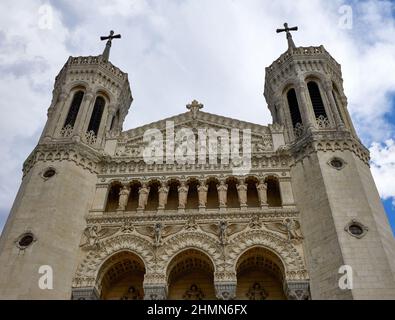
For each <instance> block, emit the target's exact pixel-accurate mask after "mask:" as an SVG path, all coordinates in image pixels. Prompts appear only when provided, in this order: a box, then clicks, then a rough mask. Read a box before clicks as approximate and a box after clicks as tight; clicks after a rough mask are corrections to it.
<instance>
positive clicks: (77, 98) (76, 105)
mask: <svg viewBox="0 0 395 320" xmlns="http://www.w3.org/2000/svg"><path fill="white" fill-rule="evenodd" d="M83 97H84V92H82V91H78V92H76V93H75V94H74V97H73V101H72V102H71V105H70V109H69V113H68V114H67V118H66V121H65V123H64V126H65V127H66V126H68V125H70V126H71V127H74V124H75V121H76V120H77V116H78V112H79V110H80V106H81V103H82V99H83Z"/></svg>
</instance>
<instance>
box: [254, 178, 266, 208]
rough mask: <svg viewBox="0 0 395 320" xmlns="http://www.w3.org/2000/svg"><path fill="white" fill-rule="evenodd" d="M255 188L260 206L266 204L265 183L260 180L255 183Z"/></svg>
mask: <svg viewBox="0 0 395 320" xmlns="http://www.w3.org/2000/svg"><path fill="white" fill-rule="evenodd" d="M256 190H257V191H258V196H259V201H260V203H261V206H262V207H265V206H267V183H266V182H260V183H257V184H256Z"/></svg>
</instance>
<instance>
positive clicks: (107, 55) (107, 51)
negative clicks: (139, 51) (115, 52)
mask: <svg viewBox="0 0 395 320" xmlns="http://www.w3.org/2000/svg"><path fill="white" fill-rule="evenodd" d="M112 39H121V35H120V34H116V35H114V31H113V30H111V31H110V35H108V36H106V37H104V36H103V37H100V40H102V41H103V40H107V43H106V47H105V48H104V51H103V59H104V60H105V61H108V60H109V59H110V48H111V42H112Z"/></svg>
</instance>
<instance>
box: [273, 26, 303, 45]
mask: <svg viewBox="0 0 395 320" xmlns="http://www.w3.org/2000/svg"><path fill="white" fill-rule="evenodd" d="M290 31H298V27H292V28H289V27H288V23H284V29H277V30H276V32H277V33H280V32H285V33H286V34H287V40H288V50H291V49H295V48H296V46H295V43H294V41H293V40H292V34H291V32H290Z"/></svg>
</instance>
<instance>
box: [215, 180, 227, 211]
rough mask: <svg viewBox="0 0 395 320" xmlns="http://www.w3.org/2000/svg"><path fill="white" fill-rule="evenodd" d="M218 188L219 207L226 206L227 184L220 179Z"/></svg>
mask: <svg viewBox="0 0 395 320" xmlns="http://www.w3.org/2000/svg"><path fill="white" fill-rule="evenodd" d="M217 190H218V201H219V206H220V207H226V200H227V199H226V196H227V191H228V186H227V185H226V183H225V182H224V181H221V182H220V184H218V185H217Z"/></svg>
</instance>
